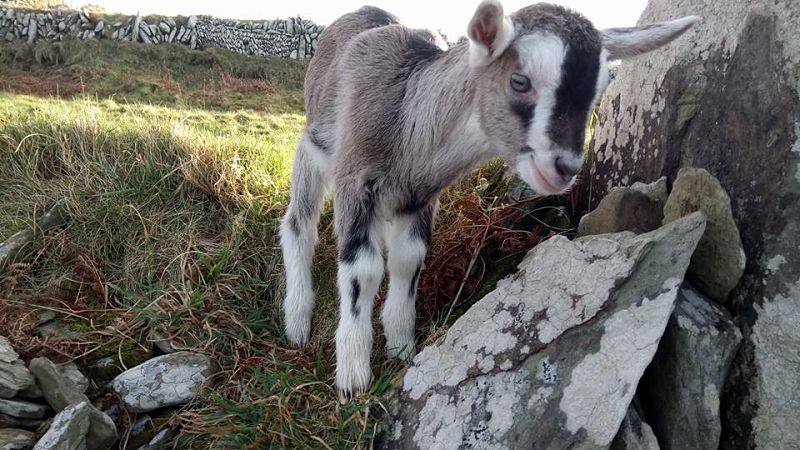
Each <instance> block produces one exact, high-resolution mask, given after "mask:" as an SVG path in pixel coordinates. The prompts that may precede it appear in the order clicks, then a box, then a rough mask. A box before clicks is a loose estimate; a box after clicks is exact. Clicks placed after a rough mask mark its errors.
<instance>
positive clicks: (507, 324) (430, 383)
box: [403, 236, 634, 400]
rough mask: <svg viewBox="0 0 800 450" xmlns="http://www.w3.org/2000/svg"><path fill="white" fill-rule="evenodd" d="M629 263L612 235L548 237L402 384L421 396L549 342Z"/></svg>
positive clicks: (590, 309) (594, 305) (595, 305)
mask: <svg viewBox="0 0 800 450" xmlns="http://www.w3.org/2000/svg"><path fill="white" fill-rule="evenodd" d="M565 261H566V263H565ZM633 267H634V261H633V260H632V259H631V258H628V257H627V256H626V255H624V254H623V252H621V251H620V244H619V242H617V241H614V240H611V239H605V238H593V239H588V240H582V241H576V242H572V241H569V240H568V239H567V238H565V237H562V236H556V237H553V238H552V239H549V240H548V241H546V242H545V243H543V244H541V245H540V246H538V247H537V248H536V249H534V250H533V251H532V252H531V253H529V254H528V256H527V257H526V258H525V260H524V261H523V262H522V263H521V264H520V273H519V274H517V275H516V276H513V277H509V278H506V279H504V280H501V281H500V282H499V283H498V284H497V288H496V289H495V290H494V291H493V292H491V293H490V294H488V295H487V296H486V297H484V298H483V299H482V300H481V301H480V302H479V303H478V304H476V305H475V306H473V307H472V308H471V309H470V310H469V311H467V312H466V313H465V314H464V315H463V316H462V317H460V318H459V319H458V320H457V321H456V322H455V323H454V324H453V326H452V327H451V328H450V330H448V332H447V335H446V336H445V338H444V340H442V341H441V342H439V343H437V344H434V345H432V346H429V347H427V348H426V349H424V350H423V351H422V352H420V353H419V354H418V355H417V356H416V357H415V358H414V365H412V366H411V367H409V369H408V370H407V371H406V374H405V377H404V379H403V389H404V390H405V391H406V392H408V395H409V396H410V397H411V399H413V400H418V399H419V398H420V397H421V396H422V395H423V394H424V393H425V392H427V391H428V390H429V389H431V388H434V387H436V386H443V387H452V386H456V385H458V384H459V383H461V382H463V381H464V380H465V379H466V378H467V376H468V375H469V374H470V373H472V372H470V371H474V370H477V371H479V372H481V373H488V372H490V371H493V370H495V369H497V368H498V367H497V366H496V365H497V364H498V363H503V362H504V361H506V360H508V355H510V354H514V355H515V356H516V357H517V358H523V357H525V356H527V355H528V354H529V352H530V351H531V348H532V347H531V346H530V345H529V344H530V343H533V342H534V341H538V342H539V343H542V344H547V343H549V342H551V341H552V340H553V339H555V338H556V337H558V336H559V335H561V333H563V332H564V331H565V330H567V329H569V328H572V327H574V326H576V325H579V324H581V323H584V322H586V321H588V320H590V319H591V318H592V317H594V316H595V315H596V314H597V312H598V311H599V310H600V309H601V308H602V306H603V305H604V304H605V303H606V302H607V301H608V298H609V293H610V292H613V290H614V287H615V286H616V285H617V284H618V283H619V282H621V280H624V279H625V278H627V277H628V276H629V275H630V273H631V271H632V270H633ZM522 329H524V330H527V333H522V331H521V330H522ZM500 355H503V356H504V357H502V358H498V356H500ZM500 368H501V369H502V367H500Z"/></svg>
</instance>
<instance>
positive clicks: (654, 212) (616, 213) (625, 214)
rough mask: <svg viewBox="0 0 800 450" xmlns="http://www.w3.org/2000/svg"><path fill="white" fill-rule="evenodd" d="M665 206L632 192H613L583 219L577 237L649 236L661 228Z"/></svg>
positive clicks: (622, 188) (618, 190) (648, 197)
mask: <svg viewBox="0 0 800 450" xmlns="http://www.w3.org/2000/svg"><path fill="white" fill-rule="evenodd" d="M663 211H664V204H663V203H659V202H658V201H656V200H654V199H653V198H652V197H651V196H649V195H647V194H645V193H643V192H641V191H639V190H634V189H633V188H628V187H619V188H616V189H613V190H612V191H611V192H609V193H608V195H606V196H605V198H604V199H603V200H602V201H601V202H600V204H599V205H597V208H596V209H595V210H594V211H592V212H590V213H589V214H586V215H585V216H583V217H582V218H581V221H580V224H579V225H578V236H589V235H593V234H603V233H618V232H620V231H632V232H634V233H646V232H648V231H653V230H655V229H656V228H658V227H660V226H661V221H662V219H663V217H664V213H663Z"/></svg>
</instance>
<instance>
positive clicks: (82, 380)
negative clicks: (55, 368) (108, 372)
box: [59, 363, 89, 392]
mask: <svg viewBox="0 0 800 450" xmlns="http://www.w3.org/2000/svg"><path fill="white" fill-rule="evenodd" d="M59 370H60V371H61V375H64V378H66V379H68V380H70V381H72V384H74V385H75V387H76V388H77V389H78V392H86V390H87V389H89V379H88V378H86V375H84V374H83V372H81V369H80V368H78V365H77V364H75V363H67V364H64V365H62V366H59Z"/></svg>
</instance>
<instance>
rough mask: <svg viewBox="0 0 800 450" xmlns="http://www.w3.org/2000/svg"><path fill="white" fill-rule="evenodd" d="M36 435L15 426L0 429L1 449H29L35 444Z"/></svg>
mask: <svg viewBox="0 0 800 450" xmlns="http://www.w3.org/2000/svg"><path fill="white" fill-rule="evenodd" d="M35 441H36V435H34V434H33V433H31V432H30V431H26V430H17V429H14V428H5V429H0V450H27V449H29V448H31V447H32V446H33V443H34V442H35Z"/></svg>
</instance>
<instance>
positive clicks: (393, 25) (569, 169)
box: [280, 0, 698, 396]
mask: <svg viewBox="0 0 800 450" xmlns="http://www.w3.org/2000/svg"><path fill="white" fill-rule="evenodd" d="M697 20H698V18H696V17H685V18H682V19H678V20H675V21H671V22H664V23H657V24H653V25H646V26H641V27H635V28H615V29H609V30H605V31H597V30H596V29H595V28H594V26H593V25H592V24H591V23H590V22H589V21H588V20H587V19H585V18H584V17H583V16H581V15H580V14H578V13H575V12H573V11H570V10H568V9H565V8H562V7H559V6H554V5H549V4H536V5H533V6H528V7H526V8H523V9H521V10H519V11H517V12H515V13H513V14H511V15H510V16H508V15H505V14H504V13H503V7H502V5H501V4H500V3H499V1H497V0H486V1H483V2H482V3H481V4H480V5H479V6H478V8H477V10H476V11H475V15H474V17H473V18H472V20H471V21H470V23H469V26H468V28H467V36H468V37H469V39H468V40H467V42H464V43H462V44H459V45H456V46H454V47H453V48H451V49H449V50H447V51H444V50H442V49H440V48H439V47H438V46H437V45H436V44H435V43H434V39H433V37H432V35H431V34H430V33H429V32H424V31H419V30H412V29H408V28H405V27H403V26H402V25H399V24H398V22H397V19H396V18H395V17H394V16H392V15H391V14H389V13H387V12H385V11H383V10H381V9H378V8H374V7H363V8H361V9H359V10H358V11H356V12H353V13H350V14H346V15H344V16H342V17H341V18H339V19H338V20H336V21H335V22H333V23H332V24H331V25H330V26H329V27H327V28H326V29H325V31H324V32H323V33H322V35H321V36H320V38H319V43H318V47H317V51H316V54H315V55H314V58H313V59H312V60H311V63H310V65H309V67H308V72H307V74H306V80H305V107H306V114H307V125H306V129H305V131H304V133H303V136H302V138H301V139H300V142H299V144H298V146H297V153H296V156H295V160H294V168H293V172H292V179H291V201H290V204H289V207H288V210H287V212H286V215H285V217H284V219H283V221H282V223H281V227H280V238H281V246H282V248H283V258H284V263H285V267H286V297H285V301H284V304H283V307H284V320H285V331H286V336H287V338H288V340H289V341H290V342H291V343H292V344H295V345H303V344H304V343H306V342H307V341H308V339H309V335H310V332H311V317H312V313H313V308H314V292H313V290H312V280H311V261H312V256H313V253H314V247H315V244H316V242H317V225H318V221H319V217H320V209H321V208H322V205H323V196H324V193H325V191H326V190H327V188H328V187H332V190H333V197H334V205H333V206H334V220H335V232H336V236H337V239H338V277H337V282H338V290H339V325H338V328H337V331H336V385H337V388H338V389H339V392H340V394H342V395H343V396H347V395H349V394H352V393H354V392H358V391H363V390H365V389H366V388H367V387H368V386H369V384H370V381H371V377H372V371H371V369H370V353H371V350H372V306H373V301H374V298H375V295H376V294H377V291H378V287H379V285H380V283H381V280H382V278H383V275H384V257H383V250H384V249H385V251H386V253H387V262H386V267H387V268H388V271H389V291H388V294H387V297H386V303H385V305H384V307H383V311H382V313H381V319H382V322H383V329H384V334H385V336H386V351H387V352H388V355H389V356H392V357H394V356H400V357H405V358H408V357H410V356H413V354H414V351H415V348H414V322H415V316H416V311H415V305H414V303H415V300H416V290H417V280H418V279H419V274H420V271H421V270H422V264H423V260H424V258H425V253H426V251H427V249H428V246H429V244H430V241H431V233H432V224H433V220H434V216H435V214H436V207H437V204H438V203H437V198H438V196H439V194H440V193H441V192H442V190H443V189H445V188H446V187H447V186H449V185H450V184H452V183H454V182H455V181H457V180H458V179H459V177H460V176H462V175H463V174H464V173H465V172H467V171H469V170H470V169H472V168H474V167H476V166H477V165H479V164H481V163H482V162H484V161H486V160H487V159H490V158H492V157H500V158H502V159H503V160H504V161H505V162H506V163H507V164H508V165H509V166H511V167H514V168H515V169H516V171H517V172H518V173H519V175H520V177H521V178H522V179H523V180H525V182H527V183H528V184H529V185H530V186H531V187H532V188H533V189H534V190H536V191H538V192H540V193H544V194H559V193H563V192H565V191H566V190H568V189H569V188H570V186H571V185H572V183H573V182H574V180H575V175H576V174H577V173H578V171H579V170H580V168H581V165H582V162H583V156H582V148H583V141H584V131H585V129H586V124H587V120H588V117H589V113H590V111H591V108H592V106H593V105H594V104H595V103H596V102H597V100H598V98H599V97H600V95H601V94H602V92H603V91H604V89H605V88H606V85H607V84H608V79H609V75H608V68H607V63H608V61H612V60H619V59H622V58H627V57H631V56H635V55H638V54H641V53H644V52H648V51H651V50H654V49H656V48H658V47H660V46H662V45H665V44H667V43H668V42H670V41H671V40H673V39H675V38H677V37H678V36H680V35H681V34H682V33H683V32H684V31H686V30H687V29H688V28H689V27H690V26H691V25H692V24H694V23H695V22H696V21H697ZM532 295H535V293H534V294H532Z"/></svg>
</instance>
